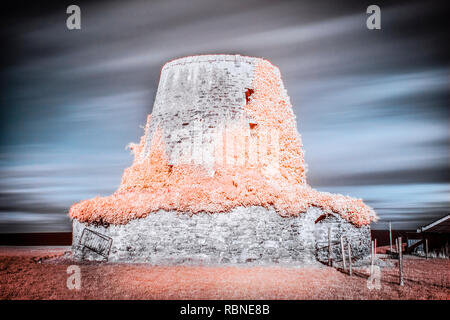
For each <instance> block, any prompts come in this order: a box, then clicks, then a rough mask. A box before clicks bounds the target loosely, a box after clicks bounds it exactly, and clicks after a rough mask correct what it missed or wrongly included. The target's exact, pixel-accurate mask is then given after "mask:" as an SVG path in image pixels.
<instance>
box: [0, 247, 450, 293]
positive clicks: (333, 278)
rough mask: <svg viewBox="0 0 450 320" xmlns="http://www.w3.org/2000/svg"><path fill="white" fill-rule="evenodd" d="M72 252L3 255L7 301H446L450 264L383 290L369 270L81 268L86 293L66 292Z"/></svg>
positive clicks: (411, 270)
mask: <svg viewBox="0 0 450 320" xmlns="http://www.w3.org/2000/svg"><path fill="white" fill-rule="evenodd" d="M64 250H67V249H64V248H62V249H61V248H60V249H58V248H54V249H49V248H37V249H29V248H5V247H3V248H0V299H445V300H450V260H448V259H447V260H444V259H430V260H425V259H419V258H414V257H406V259H405V279H406V280H405V286H404V287H400V286H398V285H397V283H398V273H397V269H396V268H383V269H382V275H381V289H380V290H376V289H372V290H369V289H368V288H367V277H368V273H367V271H366V270H355V275H354V276H353V277H349V276H348V275H347V274H344V273H341V272H339V271H337V270H335V269H333V268H329V267H325V266H323V267H322V266H319V267H310V268H296V267H278V266H276V267H274V266H271V267H255V266H253V267H206V266H202V267H199V266H167V267H163V266H149V265H146V264H132V265H131V264H98V263H91V264H77V265H78V266H79V267H80V270H81V289H80V290H69V289H68V288H67V286H66V281H67V278H68V274H67V267H68V266H69V265H71V264H74V263H72V262H71V261H70V260H67V259H64V258H63V253H64Z"/></svg>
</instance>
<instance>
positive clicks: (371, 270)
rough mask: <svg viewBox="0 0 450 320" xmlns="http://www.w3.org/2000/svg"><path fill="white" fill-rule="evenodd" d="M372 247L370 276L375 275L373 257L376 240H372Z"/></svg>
mask: <svg viewBox="0 0 450 320" xmlns="http://www.w3.org/2000/svg"><path fill="white" fill-rule="evenodd" d="M371 244H372V247H371V250H372V251H371V252H370V253H371V255H370V277H372V275H373V259H374V254H373V252H374V250H373V249H374V241H372V243H371Z"/></svg>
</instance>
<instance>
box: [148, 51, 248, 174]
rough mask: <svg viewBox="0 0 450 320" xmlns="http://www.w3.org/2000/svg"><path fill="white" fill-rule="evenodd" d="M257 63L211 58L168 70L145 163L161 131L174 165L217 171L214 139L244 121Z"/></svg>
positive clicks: (158, 97)
mask: <svg viewBox="0 0 450 320" xmlns="http://www.w3.org/2000/svg"><path fill="white" fill-rule="evenodd" d="M255 60H257V59H256V58H251V57H243V56H239V55H218V56H214V55H210V56H193V57H185V58H181V59H176V60H174V61H171V62H169V63H167V64H165V65H164V67H163V68H162V71H161V78H160V81H159V85H158V91H157V94H156V97H155V103H154V105H153V111H152V121H151V122H150V127H149V134H148V135H147V140H146V144H145V148H144V152H143V153H142V155H141V158H142V159H145V157H146V156H148V154H149V152H150V146H151V141H152V138H153V134H154V132H155V130H156V129H157V127H159V128H160V129H161V130H162V138H163V140H164V142H165V148H166V154H167V155H168V157H169V162H170V164H172V165H176V164H183V163H186V162H187V163H189V164H201V165H202V166H204V167H206V168H207V169H212V167H213V165H214V147H215V146H214V140H215V139H214V138H215V135H216V134H217V132H220V129H222V128H224V127H225V125H230V124H231V123H233V122H234V121H238V120H240V119H241V116H242V115H244V109H243V105H244V104H245V99H246V97H245V92H246V91H247V90H248V89H250V88H252V79H253V70H254V64H255ZM244 116H246V115H244Z"/></svg>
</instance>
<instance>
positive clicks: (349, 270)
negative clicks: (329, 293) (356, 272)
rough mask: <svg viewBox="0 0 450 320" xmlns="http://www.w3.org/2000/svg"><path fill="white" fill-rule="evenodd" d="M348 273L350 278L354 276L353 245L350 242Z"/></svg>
mask: <svg viewBox="0 0 450 320" xmlns="http://www.w3.org/2000/svg"><path fill="white" fill-rule="evenodd" d="M347 242H348V273H349V274H350V277H351V276H352V245H351V241H350V240H348V241H347Z"/></svg>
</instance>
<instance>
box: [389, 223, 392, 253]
mask: <svg viewBox="0 0 450 320" xmlns="http://www.w3.org/2000/svg"><path fill="white" fill-rule="evenodd" d="M389 246H390V249H391V253H392V224H391V222H390V221H389Z"/></svg>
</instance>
